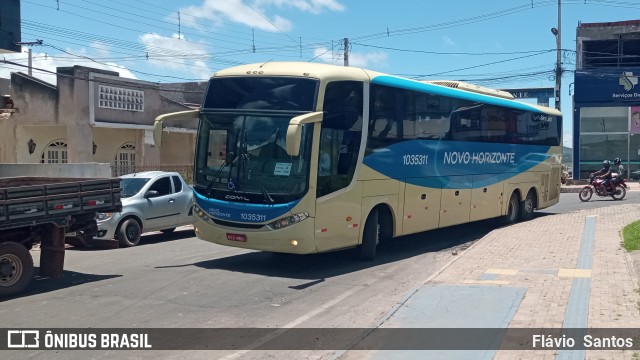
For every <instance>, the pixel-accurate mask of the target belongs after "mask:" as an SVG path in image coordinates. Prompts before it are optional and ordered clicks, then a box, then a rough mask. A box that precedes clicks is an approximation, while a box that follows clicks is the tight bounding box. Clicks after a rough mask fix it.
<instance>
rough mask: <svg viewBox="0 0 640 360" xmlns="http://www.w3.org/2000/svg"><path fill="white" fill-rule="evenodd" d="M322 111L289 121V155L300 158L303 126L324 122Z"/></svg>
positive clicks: (287, 145)
mask: <svg viewBox="0 0 640 360" xmlns="http://www.w3.org/2000/svg"><path fill="white" fill-rule="evenodd" d="M323 114H324V113H323V112H322V111H318V112H313V113H309V114H304V115H300V116H296V117H294V118H292V119H291V121H289V127H287V141H286V147H287V155H289V156H298V154H300V142H301V141H302V125H304V124H311V123H315V122H321V121H322V115H323Z"/></svg>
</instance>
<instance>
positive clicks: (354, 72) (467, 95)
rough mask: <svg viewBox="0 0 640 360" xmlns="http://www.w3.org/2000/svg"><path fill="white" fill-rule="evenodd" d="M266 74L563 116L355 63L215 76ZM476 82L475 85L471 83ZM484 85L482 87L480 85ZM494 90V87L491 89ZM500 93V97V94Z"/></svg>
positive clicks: (267, 66) (270, 66)
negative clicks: (365, 85) (362, 84)
mask: <svg viewBox="0 0 640 360" xmlns="http://www.w3.org/2000/svg"><path fill="white" fill-rule="evenodd" d="M252 74H253V75H265V76H296V77H300V76H302V77H310V78H317V79H320V80H322V81H331V80H354V81H362V82H371V83H379V84H384V85H389V86H395V87H401V88H405V89H412V90H418V91H423V92H427V93H434V90H435V93H437V94H441V95H446V96H451V97H455V98H462V99H467V100H472V101H482V102H486V103H489V104H494V105H499V106H505V107H510V108H516V109H523V110H529V111H535V112H541V113H545V114H548V115H554V116H561V115H562V114H561V113H560V111H558V110H556V109H553V108H549V107H545V106H539V105H535V104H531V103H526V102H522V101H518V100H512V99H508V98H507V97H506V96H504V95H502V96H500V93H501V92H500V91H497V90H496V94H491V93H490V92H473V91H470V90H469V89H465V88H464V87H451V86H446V85H445V84H444V83H446V81H438V82H436V81H420V80H412V79H408V78H402V77H398V76H394V75H389V74H385V73H381V72H377V71H372V70H366V69H362V68H358V67H351V66H339V65H331V64H322V63H312V62H295V61H290V62H288V61H286V62H285V61H275V62H270V61H267V62H264V63H254V64H246V65H240V66H235V67H230V68H227V69H223V70H220V71H217V72H215V73H214V74H213V76H212V77H218V76H242V75H252ZM451 83H459V82H457V81H451ZM467 85H472V86H474V85H473V84H467ZM478 88H480V87H478ZM489 90H490V89H489ZM496 95H498V96H496Z"/></svg>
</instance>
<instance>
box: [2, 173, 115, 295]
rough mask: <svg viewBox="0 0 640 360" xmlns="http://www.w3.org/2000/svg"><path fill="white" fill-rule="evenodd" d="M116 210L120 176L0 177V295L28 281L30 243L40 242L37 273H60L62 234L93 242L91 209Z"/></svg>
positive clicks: (69, 238)
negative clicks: (97, 177)
mask: <svg viewBox="0 0 640 360" xmlns="http://www.w3.org/2000/svg"><path fill="white" fill-rule="evenodd" d="M121 210H122V203H121V201H120V180H119V179H112V178H108V179H85V178H82V179H80V178H52V177H38V176H32V177H10V178H0V297H4V296H9V295H14V294H16V293H18V292H20V291H22V290H24V289H25V288H26V287H27V285H28V284H29V282H30V281H31V278H32V275H33V259H32V257H31V253H30V251H29V250H30V249H31V248H32V247H33V245H35V244H40V247H41V252H40V275H41V276H47V277H52V278H59V277H62V273H63V267H64V251H65V240H66V242H69V243H73V244H78V243H82V244H84V245H93V244H95V240H93V237H94V236H95V235H96V233H97V229H98V228H97V225H96V220H95V217H96V213H97V212H117V211H121ZM104 241H105V240H100V242H104ZM113 241H114V244H113V247H117V242H115V240H113ZM107 246H109V245H107Z"/></svg>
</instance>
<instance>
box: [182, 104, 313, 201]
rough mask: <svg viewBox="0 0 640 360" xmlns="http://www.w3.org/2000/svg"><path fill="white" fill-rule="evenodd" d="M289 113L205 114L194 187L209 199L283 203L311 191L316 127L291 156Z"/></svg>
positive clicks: (306, 128)
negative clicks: (312, 147) (312, 153)
mask: <svg viewBox="0 0 640 360" xmlns="http://www.w3.org/2000/svg"><path fill="white" fill-rule="evenodd" d="M293 116H294V115H291V114H289V115H286V114H273V113H271V114H268V113H264V114H227V113H219V112H203V113H202V115H201V120H200V129H199V131H198V148H197V151H196V165H195V166H196V168H195V170H196V177H195V183H194V187H195V189H196V191H197V192H199V193H200V194H201V195H203V196H205V197H208V198H215V199H221V200H226V201H234V202H247V203H267V204H273V203H284V202H289V201H293V200H295V199H298V198H300V197H301V196H302V195H304V193H305V192H306V191H307V188H308V180H309V179H308V178H309V162H310V159H311V133H312V127H311V126H308V125H304V126H303V130H302V142H301V146H300V153H299V155H298V156H289V155H288V154H287V152H286V150H285V138H286V133H287V127H288V126H289V121H290V120H291V118H292V117H293Z"/></svg>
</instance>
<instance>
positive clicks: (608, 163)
mask: <svg viewBox="0 0 640 360" xmlns="http://www.w3.org/2000/svg"><path fill="white" fill-rule="evenodd" d="M602 165H604V167H605V169H608V168H609V166H611V163H610V162H609V160H605V161H603V162H602Z"/></svg>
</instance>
